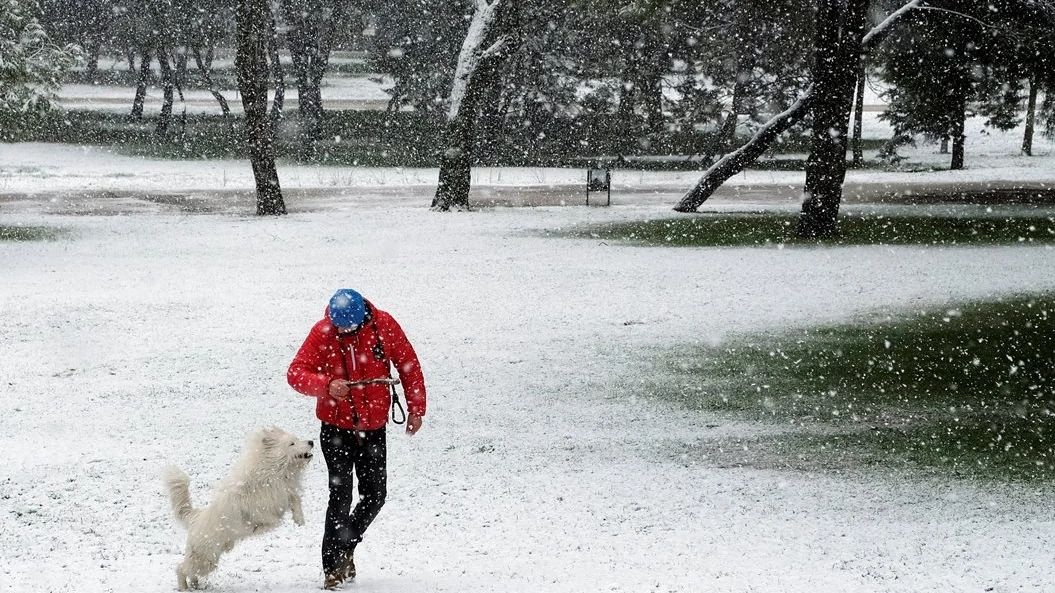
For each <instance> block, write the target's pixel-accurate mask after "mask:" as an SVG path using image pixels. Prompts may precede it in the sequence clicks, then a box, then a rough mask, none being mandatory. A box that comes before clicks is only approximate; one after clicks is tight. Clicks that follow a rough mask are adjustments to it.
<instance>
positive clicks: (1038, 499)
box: [0, 130, 1055, 593]
mask: <svg viewBox="0 0 1055 593" xmlns="http://www.w3.org/2000/svg"><path fill="white" fill-rule="evenodd" d="M982 140H984V141H985V142H987V143H988V144H986V145H984V146H980V145H978V144H976V145H975V147H976V150H973V151H972V149H971V148H970V146H971V145H970V144H969V148H968V151H969V152H968V164H969V166H970V167H971V168H970V169H969V170H968V171H966V172H964V173H961V174H952V173H926V174H914V175H908V174H904V173H884V172H877V171H869V172H851V174H850V177H849V182H850V183H851V184H854V183H859V184H872V185H876V186H884V185H885V186H889V187H905V186H906V185H918V186H922V187H930V186H936V185H940V184H946V183H952V182H954V181H956V180H959V179H963V178H968V179H971V180H974V181H976V182H996V181H999V182H1013V181H1030V182H1033V183H1051V182H1055V157H1053V156H1052V154H1051V143H1050V141H1046V140H1045V141H1042V142H1040V143H1038V144H1041V145H1042V146H1041V147H1040V148H1038V151H1037V153H1038V154H1040V155H1041V156H1037V157H1033V158H1030V159H1027V158H1025V157H1019V156H1015V150H1014V143H1015V142H1016V141H1017V140H1016V137H1015V136H1014V134H1008V135H990V136H981V135H980V134H977V130H976V131H974V132H972V141H974V142H978V143H980V142H981V141H982ZM983 149H984V151H988V152H984V151H983ZM918 150H919V154H920V155H921V157H926V156H927V155H928V154H929V153H928V152H927V151H929V150H932V148H927V147H922V148H920V149H918ZM983 152H984V156H983ZM932 156H933V157H934V158H935V159H937V158H938V157H937V156H936V155H932ZM941 158H942V159H944V157H941ZM280 175H281V179H282V183H283V187H284V188H285V189H286V190H287V198H288V200H289V205H290V210H291V214H290V215H289V216H286V217H281V218H266V219H261V218H256V217H254V216H251V215H250V212H251V188H252V178H251V175H250V170H249V166H248V165H247V164H246V163H244V162H235V161H229V162H215V161H214V162H164V161H154V160H148V159H139V158H131V157H122V156H115V155H113V154H110V153H108V152H107V151H105V150H100V149H92V148H79V147H67V146H53V145H40V144H20V145H0V224H3V225H12V224H42V225H55V226H60V227H63V228H65V229H68V231H69V234H68V235H67V236H65V237H64V238H62V239H60V240H57V241H52V242H27V243H15V242H0V261H2V262H3V264H0V269H2V275H0V278H2V281H0V336H2V346H0V591H3V592H19V593H22V592H45V591H48V592H76V593H102V592H108V591H119V592H124V591H137V592H153V591H170V590H173V589H174V587H175V576H174V571H173V568H174V566H175V564H176V562H177V561H178V559H179V557H180V552H181V548H182V542H183V532H182V530H181V529H179V528H178V527H176V526H175V524H174V522H173V520H172V519H171V517H170V513H169V510H168V503H167V501H166V499H165V497H164V495H163V492H162V489H161V485H160V480H159V478H158V471H159V469H160V467H161V466H162V465H163V464H165V463H167V462H173V463H176V464H178V465H180V466H182V467H183V468H185V469H186V470H187V471H188V472H189V473H190V475H191V477H192V489H193V493H194V496H195V499H196V500H197V501H198V502H204V501H205V500H206V497H207V493H208V491H209V489H210V488H211V486H212V485H213V484H215V482H216V481H217V480H218V479H219V478H221V477H222V476H223V475H225V473H226V471H227V469H228V468H229V467H230V465H231V463H232V462H233V461H234V460H235V458H236V457H237V455H238V452H239V451H240V450H241V447H242V444H243V442H244V439H245V437H246V435H247V434H248V433H249V432H250V431H252V430H253V429H255V428H257V427H260V426H262V425H268V424H278V425H281V426H284V427H286V428H287V429H289V430H291V431H293V432H295V433H297V434H299V435H301V436H304V437H306V438H307V437H311V438H317V433H318V424H317V422H316V421H315V419H314V415H313V402H312V401H310V400H309V399H308V398H305V397H303V396H300V395H298V394H296V393H294V392H293V391H292V390H291V389H290V388H289V387H288V386H287V385H286V383H285V370H286V366H287V364H288V363H289V360H290V359H291V357H292V356H293V353H294V352H295V349H296V348H297V347H298V346H299V345H300V342H301V340H302V339H303V338H304V336H305V335H306V332H307V331H308V329H309V327H310V326H311V324H312V323H313V322H314V321H315V320H316V319H318V318H319V317H320V316H321V314H322V309H323V307H324V305H325V302H326V300H327V298H328V297H329V295H330V294H331V292H332V291H333V290H334V289H335V288H337V287H341V286H352V287H356V288H358V289H360V290H362V291H363V293H364V294H366V295H367V296H368V297H369V298H371V299H373V300H374V301H375V302H376V303H377V304H378V305H379V306H380V307H382V308H385V309H387V310H388V311H390V312H391V313H393V314H394V315H395V316H396V318H397V319H398V320H399V321H400V322H401V323H402V325H403V327H404V329H405V330H406V332H407V334H408V335H409V336H410V338H411V340H412V341H413V342H414V343H415V345H416V347H417V350H418V352H419V354H420V356H421V359H422V363H423V366H424V370H425V373H426V380H427V383H428V387H429V404H430V406H429V413H428V416H427V417H426V421H425V426H424V428H423V430H422V432H421V433H420V434H419V435H417V436H415V437H413V438H408V437H406V436H405V435H402V434H400V433H399V432H398V431H393V433H392V434H391V435H390V445H389V455H390V470H389V471H390V475H389V498H388V504H387V506H386V507H385V509H384V510H383V511H382V513H381V515H380V517H379V518H378V520H377V522H376V523H375V524H374V526H373V527H372V528H371V530H370V532H369V533H368V536H367V540H366V541H365V542H364V543H363V545H362V546H361V548H360V551H359V553H358V554H357V561H358V564H359V569H360V577H359V579H358V580H357V581H356V582H355V583H354V584H350V585H348V586H346V587H345V589H346V590H350V591H361V592H364V593H365V592H371V593H373V592H376V593H383V592H397V591H398V592H408V591H421V592H430V593H431V592H437V593H438V592H458V593H477V592H479V593H490V592H515V591H531V592H540V591H553V592H557V591H559V592H569V593H571V592H582V591H625V592H634V593H638V592H643V591H690V592H697V591H700V592H702V591H707V592H737V593H747V592H775V591H793V592H811V593H812V592H832V593H845V592H847V591H855V592H887V591H896V592H922V591H950V592H951V591H957V592H959V591H963V592H968V591H978V592H982V591H995V592H1006V591H1037V592H1043V591H1052V590H1055V576H1053V574H1052V572H1051V562H1052V549H1053V547H1055V511H1053V504H1052V502H1053V499H1052V495H1053V492H1052V489H1050V488H1048V487H1036V486H1021V485H998V486H994V485H984V484H974V483H969V482H964V481H957V480H952V479H949V480H942V479H932V478H919V477H912V476H911V475H901V474H894V475H877V474H875V473H870V472H867V471H853V470H850V471H845V470H844V471H838V472H836V471H829V472H821V471H818V472H787V471H776V470H770V469H762V468H752V467H722V466H717V465H715V464H714V463H711V462H709V461H708V460H707V459H703V458H699V457H694V456H692V455H691V454H688V453H686V452H688V451H693V450H698V449H699V447H698V445H700V444H704V443H713V442H715V441H718V440H721V439H729V441H727V442H730V443H731V442H733V441H734V440H735V438H736V437H738V436H745V435H752V434H757V433H759V432H762V431H767V430H772V429H773V428H772V427H767V426H764V425H756V424H752V423H745V422H738V421H730V420H728V419H725V418H722V417H716V416H714V415H711V414H707V413H698V412H690V411H686V410H684V409H681V408H678V407H676V406H673V405H671V404H669V403H667V402H666V401H665V400H663V399H662V398H653V397H651V389H650V385H651V384H652V381H653V380H652V377H650V376H649V374H648V373H647V369H648V364H647V363H648V362H650V360H651V358H652V357H654V356H656V353H657V352H660V351H662V349H663V348H665V347H668V346H670V345H674V344H678V343H698V342H707V343H718V342H720V341H721V340H722V338H723V336H726V335H728V334H730V333H731V332H737V331H766V330H770V329H777V328H782V327H788V326H794V325H801V324H808V323H815V322H821V321H826V320H832V319H845V318H847V317H850V316H853V315H855V314H858V313H861V312H866V311H873V310H877V309H901V308H918V307H921V306H924V305H928V304H941V303H945V302H949V301H955V300H957V299H967V298H984V297H992V296H996V295H1003V294H1010V293H1016V292H1023V291H1052V290H1055V266H1052V263H1051V262H1052V257H1053V255H1055V254H1053V250H1052V249H1051V248H1049V247H1031V246H1001V247H984V248H963V249H957V248H925V247H849V248H795V249H782V250H778V249H762V248H758V249H739V248H735V249H730V248H723V249H675V250H666V249H658V248H639V247H629V246H622V245H613V244H606V243H600V242H597V241H592V240H588V239H582V240H580V239H555V238H546V237H542V236H540V235H539V233H537V232H536V231H539V230H547V229H558V228H567V227H569V226H571V225H580V224H587V223H592V222H599V221H605V220H621V219H631V218H642V217H651V216H661V215H668V214H671V212H670V207H671V206H672V205H673V204H674V203H675V201H676V199H677V197H678V196H679V195H680V193H681V192H683V191H684V190H685V189H687V187H688V185H690V184H691V182H692V181H694V180H695V178H696V175H695V174H689V173H640V172H639V173H630V172H622V171H620V172H617V175H616V178H615V188H614V193H613V204H614V205H613V207H612V208H586V207H581V206H574V205H572V204H574V203H575V200H576V199H577V196H580V194H579V193H578V192H579V188H580V187H581V184H582V182H583V181H584V179H585V173H584V172H583V171H578V170H553V169H486V170H478V171H476V172H475V181H476V183H477V188H476V190H475V192H476V193H474V196H475V199H477V200H481V201H483V200H486V199H488V197H489V196H495V195H498V196H505V197H507V198H508V197H509V196H514V197H515V196H517V195H523V194H530V193H532V192H536V193H539V194H546V192H549V194H552V195H559V196H564V197H561V198H560V199H563V200H565V203H566V204H568V205H567V206H563V207H562V206H544V207H534V208H481V209H480V210H479V211H477V212H475V213H469V214H447V215H444V214H437V213H433V212H430V211H428V209H427V206H428V200H429V197H430V192H431V189H432V187H433V184H434V183H435V178H436V171H435V170H408V169H350V168H315V167H299V166H283V167H281V169H280ZM801 183H802V174H801V173H775V172H748V173H745V174H743V175H741V176H738V177H737V178H735V179H734V180H732V182H731V188H732V189H729V190H723V192H722V193H721V194H719V195H718V196H716V197H715V198H714V199H713V200H712V201H710V202H708V203H707V204H706V207H707V208H714V209H741V208H755V207H758V206H765V207H771V208H796V207H797V198H796V192H797V191H798V188H799V187H801ZM736 190H739V191H736ZM510 201H515V200H513V199H510ZM559 201H560V200H559V199H558V200H556V202H555V203H559ZM188 204H192V205H194V204H196V205H198V206H200V207H199V208H189V207H188ZM847 207H848V208H852V207H855V206H853V205H848V206H847ZM193 210H207V211H209V212H210V213H206V214H200V213H199V214H194V213H190V212H191V211H193ZM305 489H306V492H305V512H306V516H307V525H306V526H305V527H303V528H298V527H296V526H294V525H293V524H292V523H291V522H288V523H286V524H284V525H283V526H282V527H281V528H280V529H278V530H277V531H276V532H273V533H271V534H268V535H265V536H262V537H260V538H258V539H255V540H248V541H245V542H243V543H241V544H239V545H238V546H237V547H236V548H235V550H234V551H233V552H231V553H230V554H228V555H227V556H226V557H225V558H224V559H223V561H222V562H221V565H220V568H219V570H218V571H217V572H216V573H215V574H214V575H213V577H212V578H211V579H210V581H209V582H210V590H213V591H231V592H236V591H275V592H293V591H298V592H299V591H305V590H315V589H317V588H318V587H319V586H320V584H321V573H320V569H319V560H318V551H319V550H318V549H319V544H320V538H321V532H322V522H323V514H324V507H325V500H326V493H325V492H326V480H325V469H324V465H323V461H322V459H321V456H320V457H318V458H317V459H316V460H315V461H313V462H312V466H311V467H310V468H309V471H308V474H307V477H306V481H305Z"/></svg>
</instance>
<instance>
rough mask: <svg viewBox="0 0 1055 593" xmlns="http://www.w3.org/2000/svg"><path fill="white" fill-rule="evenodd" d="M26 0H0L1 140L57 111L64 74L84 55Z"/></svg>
mask: <svg viewBox="0 0 1055 593" xmlns="http://www.w3.org/2000/svg"><path fill="white" fill-rule="evenodd" d="M38 14H39V12H38V6H37V4H36V3H35V2H33V1H27V0H0V140H3V141H12V140H17V139H18V138H19V134H20V133H22V132H24V131H26V130H27V129H32V128H33V127H34V126H35V125H37V124H39V123H40V122H41V121H42V120H43V119H44V118H45V117H47V116H48V114H49V113H50V112H51V111H52V109H53V106H54V103H53V101H54V100H55V94H56V92H57V91H58V88H59V85H60V83H61V81H62V78H63V76H64V75H65V74H66V73H67V72H68V71H69V70H70V69H71V68H72V67H73V66H74V65H75V64H76V62H77V61H78V60H79V59H81V55H82V53H81V50H80V48H79V47H77V46H75V45H66V46H64V47H59V46H58V45H56V44H54V43H52V42H51V39H50V38H49V37H48V35H47V33H46V32H45V31H44V28H43V27H42V26H41V24H40V21H39V20H38V18H37V17H38Z"/></svg>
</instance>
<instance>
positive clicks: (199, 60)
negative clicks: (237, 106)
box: [194, 47, 231, 121]
mask: <svg viewBox="0 0 1055 593" xmlns="http://www.w3.org/2000/svg"><path fill="white" fill-rule="evenodd" d="M194 64H195V65H196V66H197V67H198V71H199V72H200V73H201V77H202V80H204V81H205V86H207V87H209V93H211V94H212V96H213V98H214V99H216V102H217V103H219V104H220V112H221V113H223V117H224V119H226V120H228V121H231V106H230V105H228V104H227V99H226V98H224V96H223V93H221V92H220V88H219V87H218V86H216V83H215V82H213V79H212V73H211V68H210V67H209V64H208V63H207V62H206V60H205V58H204V57H203V56H202V53H201V48H200V47H195V48H194Z"/></svg>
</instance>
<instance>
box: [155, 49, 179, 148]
mask: <svg viewBox="0 0 1055 593" xmlns="http://www.w3.org/2000/svg"><path fill="white" fill-rule="evenodd" d="M157 56H158V64H159V65H160V66H161V92H162V97H163V100H162V103H161V114H160V115H159V116H158V123H157V127H156V128H155V129H154V134H155V135H156V136H157V137H159V138H165V137H167V136H168V133H169V127H170V126H171V125H172V104H173V103H174V102H175V100H176V99H175V93H174V89H175V84H176V83H175V75H174V74H173V72H172V64H171V63H170V62H169V55H168V52H167V51H165V48H164V45H163V44H162V43H160V41H159V42H158V46H157Z"/></svg>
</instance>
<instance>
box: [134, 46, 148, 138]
mask: <svg viewBox="0 0 1055 593" xmlns="http://www.w3.org/2000/svg"><path fill="white" fill-rule="evenodd" d="M133 69H134V68H133ZM150 77H151V76H150V50H148V49H144V50H143V53H142V54H141V55H140V58H139V80H138V82H137V83H136V95H135V98H134V99H132V119H134V120H136V121H139V120H141V119H143V104H144V103H145V102H146V98H147V86H149V85H150Z"/></svg>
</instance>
